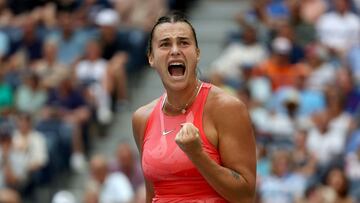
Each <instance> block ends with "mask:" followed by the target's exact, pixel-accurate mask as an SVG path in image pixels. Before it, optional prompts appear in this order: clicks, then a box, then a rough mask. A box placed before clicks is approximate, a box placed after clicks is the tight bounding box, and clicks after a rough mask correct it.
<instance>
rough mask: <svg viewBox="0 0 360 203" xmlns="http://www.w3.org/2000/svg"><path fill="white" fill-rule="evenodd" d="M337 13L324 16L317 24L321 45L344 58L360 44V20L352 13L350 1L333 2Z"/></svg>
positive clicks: (333, 12)
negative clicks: (354, 46) (351, 49)
mask: <svg viewBox="0 0 360 203" xmlns="http://www.w3.org/2000/svg"><path fill="white" fill-rule="evenodd" d="M332 3H333V4H334V6H335V11H331V12H328V13H325V14H324V15H322V16H321V17H320V18H319V20H318V21H317V23H316V29H317V34H318V37H319V40H320V42H321V43H323V44H324V45H325V46H327V47H328V48H329V49H330V50H331V51H332V52H333V53H335V54H336V55H338V56H340V57H344V56H345V55H346V54H347V52H348V50H349V49H350V48H351V47H352V46H353V45H357V44H359V43H360V18H359V17H358V16H356V14H354V13H352V12H351V11H350V1H349V0H332Z"/></svg>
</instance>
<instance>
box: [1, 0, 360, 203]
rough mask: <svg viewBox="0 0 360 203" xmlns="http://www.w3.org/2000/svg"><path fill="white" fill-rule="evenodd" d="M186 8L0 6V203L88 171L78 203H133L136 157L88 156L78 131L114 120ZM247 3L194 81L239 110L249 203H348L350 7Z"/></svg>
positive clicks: (359, 48)
mask: <svg viewBox="0 0 360 203" xmlns="http://www.w3.org/2000/svg"><path fill="white" fill-rule="evenodd" d="M192 2H193V1H184V0H183V1H181V0H178V1H177V0H31V1H30V0H29V1H23V0H0V164H1V165H0V202H15V203H16V202H21V200H24V199H25V200H26V199H29V201H30V202H41V199H39V197H33V194H34V189H35V188H36V187H37V186H39V185H42V184H48V183H49V182H52V181H54V180H56V179H57V178H58V177H59V175H60V174H62V173H64V171H71V172H75V173H83V172H84V171H86V170H88V168H89V170H90V173H89V178H88V179H87V180H88V183H86V184H85V185H86V187H85V188H84V194H82V195H81V196H82V197H81V199H82V200H83V202H86V203H91V202H94V203H95V202H100V203H102V202H104V203H108V202H113V201H115V202H139V203H140V202H144V194H145V192H144V185H143V177H142V173H141V167H140V163H139V160H138V157H137V153H136V151H135V150H134V149H132V148H131V146H130V145H129V144H128V143H120V144H119V145H118V147H117V149H115V150H114V153H113V154H114V156H113V157H114V158H113V159H109V158H108V157H105V156H104V155H101V154H95V155H92V156H91V157H89V155H88V152H89V151H91V149H89V148H90V146H91V145H90V144H89V143H90V142H91V136H90V134H92V133H93V132H90V131H91V130H90V129H92V127H91V126H93V125H95V126H105V127H106V126H108V125H110V124H111V123H112V121H113V117H114V114H116V113H117V112H121V110H122V109H123V108H126V105H127V104H128V102H129V98H128V92H127V90H128V88H127V84H128V81H127V80H128V78H129V75H131V74H134V73H135V74H136V73H137V72H139V71H141V69H142V68H143V67H144V65H146V47H147V40H148V33H149V32H150V29H151V27H152V25H153V23H154V22H155V20H156V19H157V18H158V17H159V16H160V15H162V14H164V13H165V12H167V11H168V10H172V9H177V10H183V11H186V9H187V8H189V6H190V3H192ZM251 4H252V6H251V7H250V9H248V10H246V11H245V12H241V13H239V14H238V15H237V16H236V17H235V20H236V22H237V23H238V25H239V29H238V30H233V31H231V32H229V34H228V36H227V38H226V40H225V43H224V50H223V52H222V53H221V54H220V56H219V57H218V58H217V59H215V60H214V61H213V63H211V64H210V66H211V68H210V70H211V71H209V72H208V73H206V74H205V75H204V77H206V79H207V80H209V81H210V82H212V83H213V84H215V85H218V86H220V87H222V88H224V89H225V90H226V91H228V92H229V93H231V94H234V95H236V96H238V97H239V98H240V99H241V100H242V101H243V102H244V103H245V104H246V105H247V106H248V108H249V112H250V116H251V119H252V121H253V124H254V129H255V136H256V140H257V157H258V165H257V174H258V178H257V202H260V203H292V202H294V203H350V202H360V108H358V106H359V105H358V104H359V102H360V17H359V14H360V1H359V0H301V1H298V0H257V1H251ZM101 132H102V131H99V133H101ZM55 191H56V188H55ZM52 200H53V202H54V203H58V202H64V201H66V202H69V203H71V202H76V200H75V197H74V195H73V194H72V193H71V192H69V191H56V194H55V195H54V196H53V198H52Z"/></svg>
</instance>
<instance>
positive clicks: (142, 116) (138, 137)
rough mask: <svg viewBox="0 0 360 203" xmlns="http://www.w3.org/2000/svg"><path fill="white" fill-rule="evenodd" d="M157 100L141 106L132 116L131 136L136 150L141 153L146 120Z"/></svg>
mask: <svg viewBox="0 0 360 203" xmlns="http://www.w3.org/2000/svg"><path fill="white" fill-rule="evenodd" d="M158 101H159V99H155V100H154V101H152V102H150V103H148V104H146V105H144V106H141V107H140V108H138V109H137V110H136V111H135V112H134V113H133V115H132V127H133V135H134V139H135V142H136V144H137V146H138V149H139V150H140V151H141V143H142V140H143V136H144V133H145V127H146V123H147V120H148V118H149V116H150V114H151V112H152V111H153V109H154V108H155V106H156V103H157V102H158Z"/></svg>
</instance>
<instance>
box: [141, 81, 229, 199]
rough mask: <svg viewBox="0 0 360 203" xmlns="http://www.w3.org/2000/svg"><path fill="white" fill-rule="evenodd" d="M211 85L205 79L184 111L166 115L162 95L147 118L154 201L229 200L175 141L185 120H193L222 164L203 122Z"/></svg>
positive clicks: (145, 156)
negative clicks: (206, 178)
mask: <svg viewBox="0 0 360 203" xmlns="http://www.w3.org/2000/svg"><path fill="white" fill-rule="evenodd" d="M210 88H211V85H210V84H208V83H202V85H201V87H200V91H199V93H198V95H197V96H196V99H195V100H194V102H193V104H192V105H191V106H190V107H189V108H188V109H187V111H186V113H185V114H180V115H177V116H168V115H165V114H164V113H163V111H162V106H163V103H164V100H165V94H164V95H163V96H162V97H160V99H159V101H158V102H157V104H156V106H155V108H154V110H153V111H152V113H151V114H150V117H149V119H148V121H147V124H146V128H145V134H144V141H143V146H142V149H143V152H142V167H143V172H144V176H145V177H146V179H147V180H149V181H151V182H152V183H153V187H154V193H155V196H154V198H153V200H152V202H157V203H163V202H191V203H195V202H196V203H202V202H206V203H223V202H226V201H225V199H223V198H222V197H221V196H220V195H219V194H218V193H217V192H216V191H215V190H214V189H213V188H212V187H211V186H210V185H209V184H208V183H207V182H206V180H205V179H204V178H203V176H202V175H201V174H200V172H199V171H198V170H197V169H196V167H195V166H194V164H193V163H192V162H191V161H190V159H189V158H188V157H187V156H186V154H185V153H184V152H183V151H182V150H181V149H180V148H179V147H178V145H177V144H176V143H175V136H176V134H177V133H178V132H179V130H180V128H181V126H180V125H181V124H182V123H185V122H191V123H193V124H194V125H195V126H196V127H197V128H198V129H199V133H200V138H201V141H202V147H203V149H204V151H205V152H206V153H207V154H208V155H209V156H210V157H211V159H213V160H214V161H215V162H216V163H218V164H219V165H221V160H220V154H219V152H218V150H217V149H216V148H215V147H214V146H213V145H212V144H211V143H210V142H209V141H208V139H207V137H206V135H205V133H204V130H203V124H202V118H203V109H204V105H205V102H206V98H207V95H208V93H209V91H210Z"/></svg>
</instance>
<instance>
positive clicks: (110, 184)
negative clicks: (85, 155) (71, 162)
mask: <svg viewBox="0 0 360 203" xmlns="http://www.w3.org/2000/svg"><path fill="white" fill-rule="evenodd" d="M107 164H108V163H107V161H106V159H105V157H103V156H101V155H95V156H93V157H92V158H91V160H90V170H91V176H92V181H93V182H92V184H91V183H90V184H88V185H96V186H97V188H98V192H99V202H100V203H108V202H130V201H131V200H132V199H133V197H134V192H133V189H132V187H131V184H130V182H129V180H128V179H127V177H126V176H125V175H124V174H123V173H121V172H114V173H110V172H109V168H108V165H107Z"/></svg>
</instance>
